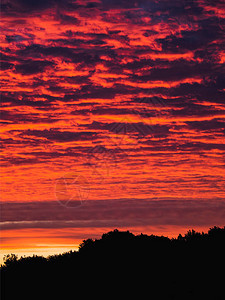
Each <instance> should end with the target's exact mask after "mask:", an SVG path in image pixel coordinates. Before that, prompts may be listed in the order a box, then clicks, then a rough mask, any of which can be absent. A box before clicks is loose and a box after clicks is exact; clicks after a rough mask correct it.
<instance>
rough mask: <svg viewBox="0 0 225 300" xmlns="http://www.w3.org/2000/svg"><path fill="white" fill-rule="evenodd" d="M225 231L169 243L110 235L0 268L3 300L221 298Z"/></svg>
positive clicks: (164, 239) (215, 230)
mask: <svg viewBox="0 0 225 300" xmlns="http://www.w3.org/2000/svg"><path fill="white" fill-rule="evenodd" d="M224 254H225V227H224V228H219V227H214V228H211V229H210V230H209V231H208V233H199V232H195V231H194V230H192V231H188V232H187V234H185V235H184V236H182V235H179V236H178V237H177V238H176V239H169V238H167V237H163V236H155V235H150V236H148V235H144V234H141V235H136V236H135V235H134V234H132V233H130V232H129V231H118V230H114V231H110V232H108V233H105V234H103V235H102V237H101V238H100V239H96V240H92V239H87V240H84V241H83V243H81V244H80V247H79V250H78V251H70V252H67V253H63V254H59V255H53V256H49V257H48V258H44V257H40V256H33V257H22V258H20V259H18V258H17V257H16V256H15V255H9V256H8V257H6V259H5V263H4V266H2V267H1V281H2V284H1V293H2V297H1V299H2V300H4V299H7V300H8V299H10V300H11V299H75V298H78V297H82V298H85V299H86V298H87V299H88V298H95V297H98V298H99V297H100V298H103V297H104V299H105V298H106V299H108V298H111V297H116V298H129V297H132V298H133V297H138V299H141V298H142V297H148V298H150V299H154V300H155V299H164V300H167V299H179V300H184V299H191V300H192V299H212V300H216V299H224V298H225V292H224V282H225V278H224V277H225V275H224V268H225V257H224Z"/></svg>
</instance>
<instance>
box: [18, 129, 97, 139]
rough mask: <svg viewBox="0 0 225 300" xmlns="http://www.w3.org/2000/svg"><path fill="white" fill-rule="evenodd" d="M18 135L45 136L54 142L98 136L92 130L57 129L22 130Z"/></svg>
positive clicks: (95, 137)
mask: <svg viewBox="0 0 225 300" xmlns="http://www.w3.org/2000/svg"><path fill="white" fill-rule="evenodd" d="M20 136H34V137H38V138H46V139H47V140H49V141H56V142H71V141H82V140H84V141H85V140H87V139H89V138H91V139H97V138H98V136H97V134H96V133H94V132H87V131H83V132H82V131H81V132H72V131H59V130H30V129H29V130H26V131H23V132H22V133H21V134H20Z"/></svg>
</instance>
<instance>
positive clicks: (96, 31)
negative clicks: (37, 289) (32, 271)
mask: <svg viewBox="0 0 225 300" xmlns="http://www.w3.org/2000/svg"><path fill="white" fill-rule="evenodd" d="M1 2H2V3H1V36H0V47H1V150H2V151H1V153H2V154H1V157H2V160H1V248H2V250H1V257H2V256H3V255H4V254H8V253H18V254H21V255H25V254H26V255H29V254H33V253H37V254H44V255H48V254H52V253H56V252H57V253H59V252H63V251H67V250H70V249H77V247H78V245H79V243H80V242H82V240H83V239H85V238H90V237H92V238H95V237H99V236H100V235H101V234H102V233H104V232H107V231H109V230H112V229H115V228H118V229H121V230H130V231H132V232H133V233H141V232H142V233H147V234H152V233H153V234H160V235H161V234H163V235H165V236H169V237H171V236H176V235H177V234H178V233H185V232H186V231H187V230H188V229H191V228H194V229H197V230H200V231H201V230H207V229H208V228H209V227H212V226H214V225H217V226H223V225H224V220H225V199H224V196H225V172H224V166H225V143H224V140H225V138H224V136H225V75H224V74H225V50H224V49H225V34H224V32H225V31H224V30H225V3H224V1H222V0H218V1H212V0H179V1H178V0H170V1H168V0H148V1H147V0H129V1H128V0H120V1H118V0H93V1H84V0H40V1H35V0H2V1H1Z"/></svg>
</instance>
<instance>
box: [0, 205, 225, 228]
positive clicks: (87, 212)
mask: <svg viewBox="0 0 225 300" xmlns="http://www.w3.org/2000/svg"><path fill="white" fill-rule="evenodd" d="M74 204H75V203H74ZM78 204H80V203H78ZM224 208H225V203H224V202H222V201H219V202H218V201H215V200H210V201H204V200H200V201H193V200H177V201H173V200H161V201H156V200H147V199H146V200H141V199H133V200H132V199H124V200H122V199H121V200H107V201H104V200H101V201H98V200H95V201H86V202H84V203H83V204H82V205H78V206H76V205H74V208H68V207H66V206H63V205H62V204H60V203H59V202H28V203H15V202H14V203H3V204H1V210H2V212H3V213H2V219H1V229H2V230H3V229H14V228H17V229H18V228H65V227H102V226H110V225H112V226H116V224H123V225H124V226H129V225H131V224H132V225H133V226H135V225H136V226H137V225H139V226H141V225H142V226H143V225H145V226H146V225H179V226H196V225H199V226H200V225H202V226H203V225H204V226H212V225H215V224H217V225H223V221H224Z"/></svg>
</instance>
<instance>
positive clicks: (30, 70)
mask: <svg viewBox="0 0 225 300" xmlns="http://www.w3.org/2000/svg"><path fill="white" fill-rule="evenodd" d="M54 65H55V64H54V63H53V62H51V61H42V60H27V61H24V62H23V63H20V64H18V65H16V66H15V71H16V72H17V73H20V74H23V75H33V74H37V73H42V72H43V71H45V70H46V68H52V67H53V66H54Z"/></svg>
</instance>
